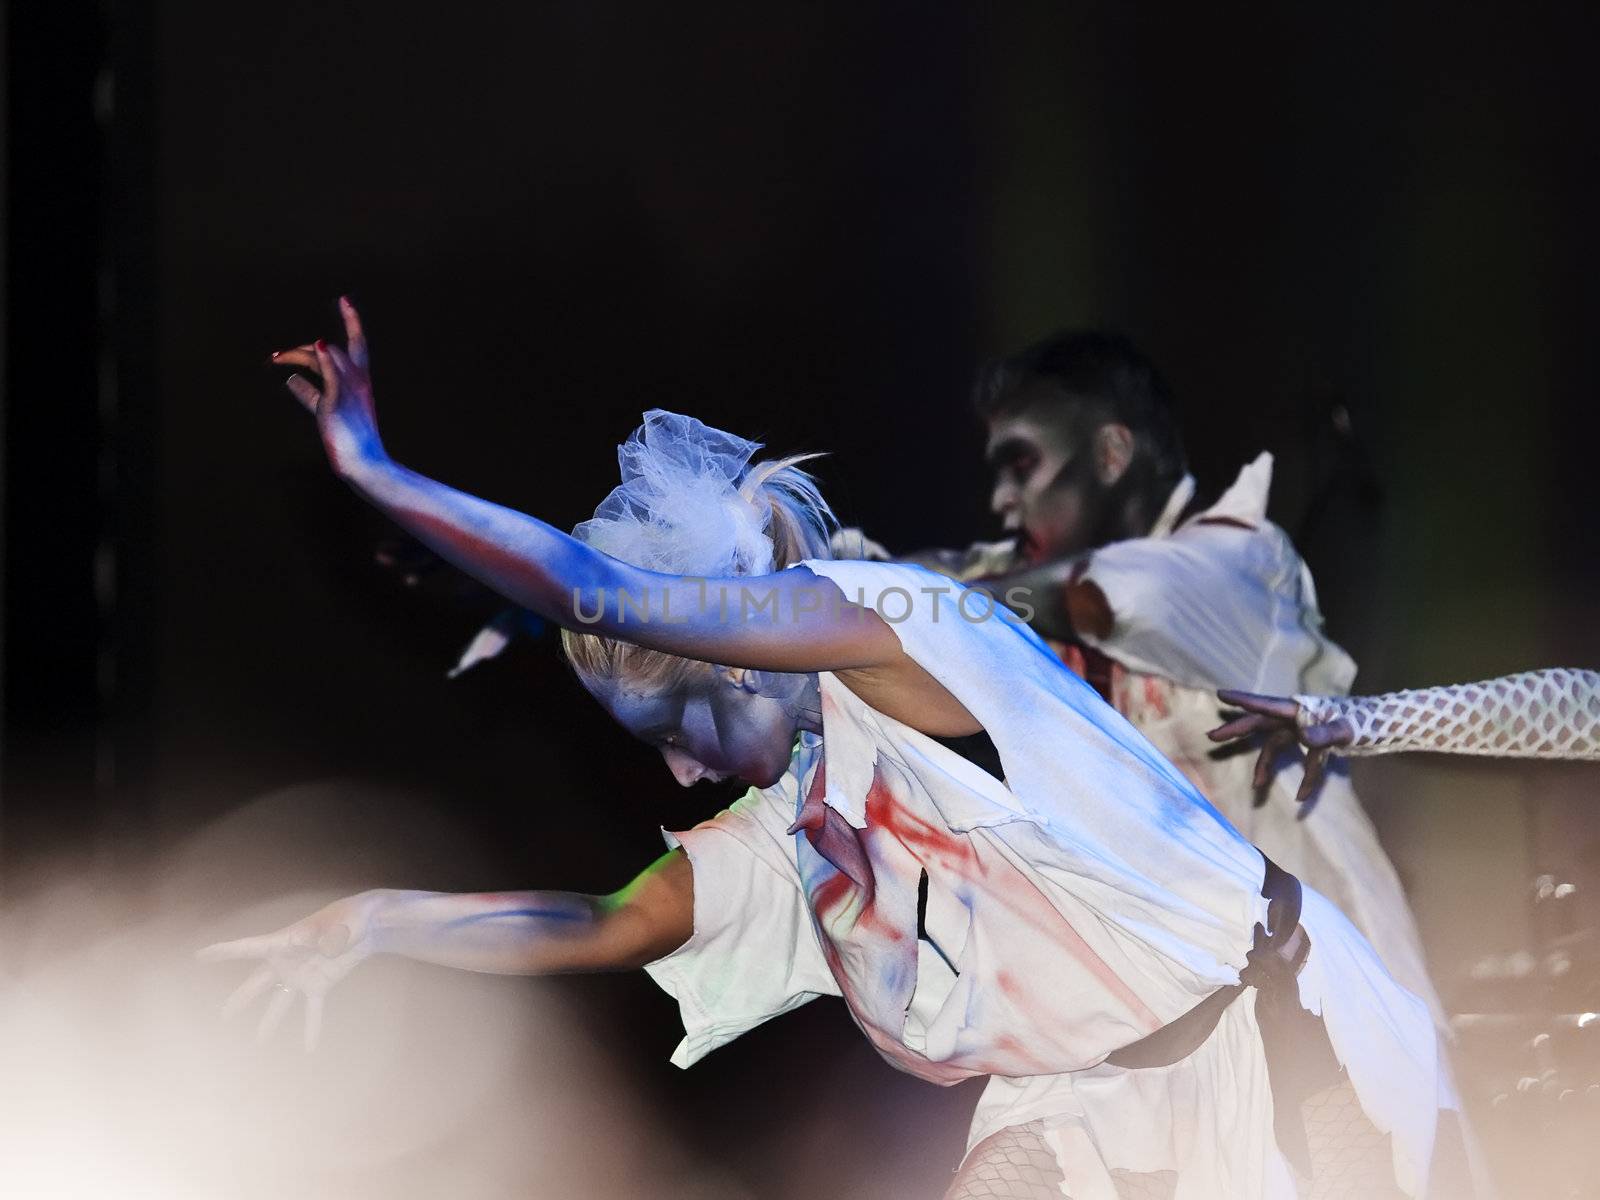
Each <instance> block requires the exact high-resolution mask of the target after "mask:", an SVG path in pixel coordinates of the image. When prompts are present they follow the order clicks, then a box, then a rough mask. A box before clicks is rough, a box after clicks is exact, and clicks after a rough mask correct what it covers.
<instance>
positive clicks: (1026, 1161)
mask: <svg viewBox="0 0 1600 1200" xmlns="http://www.w3.org/2000/svg"><path fill="white" fill-rule="evenodd" d="M1301 1113H1302V1115H1303V1117H1304V1119H1305V1128H1306V1141H1307V1143H1308V1146H1309V1148H1310V1151H1311V1164H1312V1170H1313V1175H1312V1178H1311V1179H1309V1180H1306V1179H1301V1180H1300V1181H1299V1182H1300V1196H1301V1198H1302V1200H1391V1198H1392V1200H1401V1194H1400V1192H1399V1191H1398V1189H1396V1187H1395V1185H1394V1175H1393V1167H1392V1164H1391V1159H1390V1154H1389V1138H1388V1135H1386V1134H1383V1133H1379V1132H1378V1130H1377V1129H1376V1128H1375V1127H1374V1126H1373V1125H1372V1123H1371V1122H1370V1121H1368V1120H1367V1115H1366V1113H1364V1112H1362V1110H1361V1103H1360V1101H1359V1100H1357V1099H1356V1094H1355V1089H1354V1088H1352V1087H1351V1086H1350V1084H1349V1082H1348V1081H1341V1082H1340V1083H1338V1084H1336V1085H1334V1086H1333V1087H1330V1088H1326V1089H1324V1090H1323V1091H1320V1092H1317V1093H1316V1094H1315V1095H1313V1096H1311V1097H1310V1098H1308V1099H1307V1100H1306V1101H1305V1103H1304V1104H1303V1105H1302V1106H1301ZM1111 1179H1112V1182H1113V1183H1115V1184H1116V1188H1117V1200H1172V1195H1173V1192H1174V1191H1175V1190H1176V1188H1177V1185H1178V1177H1177V1175H1176V1174H1175V1173H1173V1172H1171V1171H1154V1172H1149V1173H1146V1172H1140V1171H1118V1170H1114V1171H1112V1172H1111ZM1063 1181H1064V1180H1063V1176H1062V1174H1061V1168H1060V1167H1058V1166H1057V1165H1056V1160H1055V1155H1054V1154H1052V1153H1051V1151H1050V1147H1049V1144H1048V1143H1047V1142H1046V1141H1045V1137H1044V1127H1043V1125H1042V1124H1041V1123H1039V1122H1037V1121H1035V1122H1033V1123H1032V1124H1029V1125H1016V1126H1012V1127H1011V1128H1009V1129H1002V1130H1001V1131H1000V1132H999V1133H996V1134H994V1135H993V1136H991V1137H987V1138H985V1139H984V1140H983V1141H982V1142H980V1143H978V1145H976V1146H975V1147H973V1150H972V1153H971V1154H969V1155H967V1158H966V1161H965V1162H963V1163H962V1164H961V1169H960V1171H959V1172H958V1173H957V1175H956V1179H955V1182H954V1183H952V1184H951V1185H950V1190H949V1191H947V1192H946V1193H945V1195H944V1200H979V1198H981V1200H1063V1197H1067V1192H1066V1191H1065V1190H1064V1189H1063V1187H1062V1184H1063ZM1434 1194H1436V1195H1437V1194H1439V1193H1438V1191H1437V1189H1434ZM1464 1196H1465V1193H1458V1194H1457V1195H1453V1196H1451V1198H1450V1200H1463V1197H1464ZM1068 1200H1070V1197H1069V1198H1068Z"/></svg>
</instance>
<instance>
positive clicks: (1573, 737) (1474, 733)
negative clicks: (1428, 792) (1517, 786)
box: [1295, 667, 1600, 758]
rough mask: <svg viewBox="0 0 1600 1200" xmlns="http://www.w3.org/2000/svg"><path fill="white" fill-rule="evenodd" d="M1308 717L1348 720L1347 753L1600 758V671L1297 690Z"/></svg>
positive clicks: (1304, 720)
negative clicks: (1366, 690) (1316, 692)
mask: <svg viewBox="0 0 1600 1200" xmlns="http://www.w3.org/2000/svg"><path fill="white" fill-rule="evenodd" d="M1295 699H1296V700H1297V701H1299V703H1300V721H1301V724H1302V725H1303V726H1304V725H1320V724H1322V723H1324V722H1327V721H1334V720H1338V719H1340V718H1343V719H1344V720H1345V721H1347V722H1348V723H1349V725H1350V727H1351V729H1352V730H1354V732H1355V738H1354V741H1353V742H1352V743H1351V744H1350V745H1349V746H1346V747H1342V748H1341V753H1344V754H1392V753H1395V752H1396V751H1401V750H1437V751H1442V752H1444V753H1447V754H1485V755H1500V756H1505V757H1513V758H1600V674H1597V673H1596V672H1594V671H1575V670H1570V669H1567V668H1565V667H1555V668H1552V669H1551V670H1548V671H1524V672H1523V673H1522V674H1520V675H1506V676H1504V677H1502V678H1500V679H1488V680H1484V681H1483V682H1481V683H1463V684H1459V685H1457V686H1455V687H1436V688H1421V689H1418V690H1415V691H1406V692H1391V693H1390V694H1388V695H1386V696H1296V697H1295Z"/></svg>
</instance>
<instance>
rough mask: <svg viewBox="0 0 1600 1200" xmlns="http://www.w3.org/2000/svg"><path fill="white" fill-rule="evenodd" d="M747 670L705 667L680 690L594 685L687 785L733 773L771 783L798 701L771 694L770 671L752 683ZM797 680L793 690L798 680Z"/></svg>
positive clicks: (785, 757) (788, 743)
mask: <svg viewBox="0 0 1600 1200" xmlns="http://www.w3.org/2000/svg"><path fill="white" fill-rule="evenodd" d="M752 678H754V677H753V676H751V675H747V674H741V673H738V672H735V673H732V674H731V675H730V673H727V672H724V671H722V670H721V669H719V668H714V667H709V666H708V667H707V668H706V669H705V670H704V671H703V672H697V673H696V674H695V675H694V677H693V680H692V682H690V683H689V684H687V685H685V686H683V687H681V688H677V689H670V688H657V689H654V690H651V689H649V688H644V687H640V686H637V685H634V684H630V683H629V681H627V680H626V679H621V680H611V681H606V682H603V683H601V684H598V685H596V686H595V687H594V688H593V689H592V690H593V692H594V696H595V699H597V700H599V701H600V703H601V704H602V705H604V706H605V709H606V711H607V712H609V713H610V714H611V715H612V716H613V717H615V718H616V720H617V723H618V724H620V725H621V726H622V727H623V728H624V729H626V730H627V731H628V732H629V733H631V734H633V735H634V737H636V738H638V739H639V740H640V741H642V742H645V743H647V744H649V745H651V746H655V747H656V748H657V749H659V750H660V751H661V757H662V758H663V759H664V760H665V761H666V764H667V769H668V770H670V771H671V772H672V776H673V778H674V779H676V780H677V781H678V783H679V784H681V785H682V786H684V787H688V786H690V785H691V784H694V783H698V782H700V781H701V780H702V779H709V780H711V781H713V782H718V781H721V780H724V779H732V778H738V779H741V780H743V781H744V782H745V783H748V784H751V785H753V786H755V787H770V786H771V785H772V784H774V783H777V782H778V780H780V779H782V778H783V773H784V772H785V771H786V770H787V769H788V767H789V758H790V754H791V751H792V750H793V748H794V738H795V733H796V731H797V730H798V729H799V718H798V716H797V712H798V709H797V706H796V705H795V704H794V703H793V701H792V700H791V699H789V698H788V697H787V696H785V695H776V696H775V695H771V694H769V693H770V692H771V691H773V690H778V691H780V692H781V691H782V690H783V689H782V688H778V689H774V688H772V687H771V686H770V682H771V680H772V679H773V677H772V676H765V677H763V678H764V679H765V680H766V681H767V685H765V686H763V687H761V688H759V689H758V688H756V687H754V686H752V685H751V684H750V682H749V681H750V680H751V679H752ZM776 678H777V679H778V680H779V681H784V682H786V681H788V680H790V679H791V678H794V679H795V688H794V690H795V692H796V694H797V695H798V693H799V691H800V688H801V685H802V683H803V679H799V678H797V677H790V676H778V677H776Z"/></svg>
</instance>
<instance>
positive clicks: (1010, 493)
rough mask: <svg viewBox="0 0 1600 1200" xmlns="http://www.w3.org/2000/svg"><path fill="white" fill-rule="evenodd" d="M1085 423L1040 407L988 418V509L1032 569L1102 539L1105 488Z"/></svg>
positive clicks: (1084, 548)
mask: <svg viewBox="0 0 1600 1200" xmlns="http://www.w3.org/2000/svg"><path fill="white" fill-rule="evenodd" d="M1087 425H1088V422H1085V421H1078V420H1072V419H1069V417H1068V416H1067V415H1065V414H1063V413H1061V412H1060V411H1059V410H1052V408H1051V407H1049V406H1046V405H1043V404H1032V405H1026V406H1023V407H1020V408H1018V409H1017V410H1015V411H1013V412H1007V413H1000V414H996V415H995V416H993V417H991V418H990V420H989V440H988V446H987V449H986V452H985V457H986V458H987V460H988V463H989V468H990V470H991V471H992V472H993V473H994V481H995V482H994V491H993V493H992V494H991V498H990V505H991V507H992V508H993V509H994V512H995V514H996V515H997V516H999V517H1000V519H1001V521H1002V523H1003V526H1004V528H1005V530H1006V532H1007V533H1013V534H1015V535H1016V537H1017V551H1018V553H1019V554H1020V555H1021V557H1022V558H1023V559H1024V560H1025V561H1026V562H1028V563H1029V564H1038V563H1044V562H1051V561H1053V560H1055V559H1058V558H1065V557H1068V556H1070V555H1073V554H1078V553H1081V552H1082V551H1084V550H1088V549H1090V548H1091V547H1093V546H1094V545H1095V544H1096V543H1097V541H1098V540H1099V537H1098V535H1099V533H1100V527H1101V525H1102V524H1103V523H1104V519H1105V508H1106V497H1107V488H1106V487H1105V486H1103V485H1102V484H1101V482H1100V480H1099V479H1098V478H1097V477H1096V472H1095V466H1094V453H1093V450H1094V447H1093V435H1092V433H1090V432H1088V430H1086V428H1085V427H1086V426H1087Z"/></svg>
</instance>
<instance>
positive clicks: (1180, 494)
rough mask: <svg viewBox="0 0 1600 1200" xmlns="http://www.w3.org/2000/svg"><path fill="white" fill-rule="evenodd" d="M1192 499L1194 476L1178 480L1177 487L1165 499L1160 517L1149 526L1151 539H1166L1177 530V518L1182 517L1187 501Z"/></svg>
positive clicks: (1187, 505)
mask: <svg viewBox="0 0 1600 1200" xmlns="http://www.w3.org/2000/svg"><path fill="white" fill-rule="evenodd" d="M1193 499H1194V476H1193V475H1185V476H1184V477H1183V478H1182V479H1180V480H1178V486H1177V487H1175V488H1173V489H1172V495H1170V496H1168V497H1167V503H1166V505H1165V506H1164V507H1163V508H1162V510H1161V515H1160V516H1159V517H1157V518H1156V519H1155V524H1153V525H1151V526H1150V535H1149V536H1151V537H1166V536H1167V535H1168V534H1170V533H1171V532H1172V531H1173V530H1174V529H1176V528H1177V525H1178V518H1179V517H1181V516H1182V515H1183V510H1184V509H1186V508H1188V507H1189V501H1191V500H1193Z"/></svg>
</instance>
